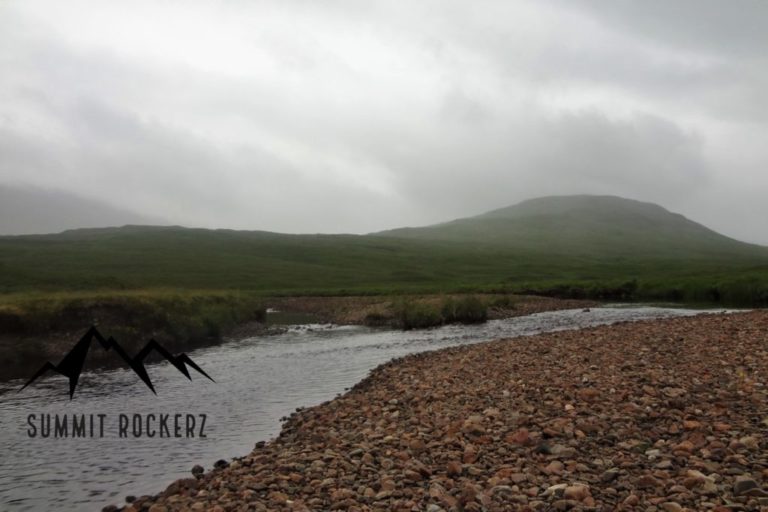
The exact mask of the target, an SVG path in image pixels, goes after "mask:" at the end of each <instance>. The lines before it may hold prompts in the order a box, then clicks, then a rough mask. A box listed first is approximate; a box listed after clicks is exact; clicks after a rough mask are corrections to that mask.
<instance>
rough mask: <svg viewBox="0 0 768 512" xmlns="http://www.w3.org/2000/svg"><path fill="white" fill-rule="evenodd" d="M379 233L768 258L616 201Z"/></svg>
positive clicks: (611, 253)
mask: <svg viewBox="0 0 768 512" xmlns="http://www.w3.org/2000/svg"><path fill="white" fill-rule="evenodd" d="M379 235H383V236H389V237H395V238H409V239H419V240H441V241H456V242H464V243H473V244H483V245H495V246H498V247H504V248H508V249H513V250H523V251H532V252H548V253H557V254H564V255H589V256H594V257H597V258H607V257H629V258H634V259H639V258H652V259H660V258H672V259H685V260H711V259H713V258H714V259H726V260H727V259H730V258H736V259H742V258H747V259H749V258H758V259H760V258H764V257H765V256H766V255H768V249H766V248H764V247H760V246H755V245H750V244H746V243H743V242H739V241H736V240H733V239H731V238H728V237H726V236H723V235H720V234H719V233H716V232H714V231H712V230H710V229H708V228H706V227H704V226H702V225H701V224H697V223H695V222H693V221H691V220H688V219H687V218H685V217H683V216H682V215H679V214H675V213H671V212H669V211H668V210H665V209H664V208H662V207H661V206H658V205H655V204H652V203H643V202H640V201H633V200H629V199H622V198H619V197H613V196H562V197H543V198H538V199H531V200H528V201H524V202H522V203H519V204H516V205H514V206H510V207H507V208H501V209H498V210H493V211H490V212H488V213H484V214H482V215H478V216H476V217H470V218H465V219H458V220H454V221H452V222H446V223H443V224H437V225H434V226H427V227H423V228H404V229H395V230H391V231H385V232H382V233H379Z"/></svg>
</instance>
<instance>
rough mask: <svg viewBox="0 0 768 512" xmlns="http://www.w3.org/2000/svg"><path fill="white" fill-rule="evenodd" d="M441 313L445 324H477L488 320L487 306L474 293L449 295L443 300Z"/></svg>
mask: <svg viewBox="0 0 768 512" xmlns="http://www.w3.org/2000/svg"><path fill="white" fill-rule="evenodd" d="M442 315H443V322H445V323H447V324H450V323H460V324H479V323H483V322H485V321H486V320H488V306H487V305H486V304H485V303H484V302H483V301H481V300H480V299H478V298H477V297H475V296H474V295H469V296H466V297H460V298H458V299H455V298H452V297H449V298H447V299H445V301H444V302H443V307H442Z"/></svg>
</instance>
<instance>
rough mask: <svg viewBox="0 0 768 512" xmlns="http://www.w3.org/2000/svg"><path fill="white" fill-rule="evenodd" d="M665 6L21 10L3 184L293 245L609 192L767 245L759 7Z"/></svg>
mask: <svg viewBox="0 0 768 512" xmlns="http://www.w3.org/2000/svg"><path fill="white" fill-rule="evenodd" d="M600 4H601V5H602V3H600ZM673 4H674V6H677V7H672V5H673ZM673 4H670V6H666V4H665V6H660V5H659V4H654V5H653V6H651V5H650V4H647V3H642V4H636V3H630V2H615V3H612V4H611V6H610V7H607V8H602V7H601V8H598V6H597V3H595V2H592V1H589V0H582V1H577V2H564V1H561V0H550V1H548V2H533V1H524V2H515V3H507V2H481V3H480V4H473V5H471V6H470V5H468V4H466V3H463V2H437V1H435V2H431V1H428V2H423V3H419V4H409V5H408V6H406V5H404V4H400V5H395V4H393V3H391V2H373V3H368V4H366V5H365V6H362V5H360V4H358V3H356V2H349V1H336V2H331V3H328V4H327V5H324V6H323V8H319V7H318V6H315V5H313V4H311V3H305V2H298V1H297V2H260V3H258V4H249V3H241V2H229V3H215V2H208V1H205V0H195V1H193V2H184V3H181V2H168V3H164V4H163V5H162V6H159V5H157V4H156V3H154V2H137V3H136V4H135V5H133V6H132V8H131V9H125V7H124V6H123V5H122V4H119V3H115V2H100V3H99V4H98V5H96V6H94V5H90V6H88V9H86V5H85V4H82V5H80V4H78V3H77V2H75V3H74V4H70V5H69V6H68V7H67V9H63V8H62V7H61V6H59V5H58V4H56V3H55V2H51V1H48V0H30V1H25V2H21V1H11V2H8V3H6V4H4V7H3V9H4V10H5V15H4V17H3V21H0V100H2V101H1V102H0V183H8V184H14V185H19V184H26V185H33V186H38V187H53V188H56V189H61V190H64V191H68V192H70V193H76V194H78V195H79V196H85V197H91V198H102V199H104V198H108V200H109V203H110V204H113V205H115V207H116V208H119V209H123V210H128V211H133V212H138V213H139V214H140V215H143V216H146V217H149V218H153V219H163V220H165V221H167V222H169V223H177V224H184V225H192V226H204V227H231V228H239V229H269V230H277V231H286V232H358V233H361V232H369V231H375V230H379V229H385V228H391V227H397V226H401V225H420V224H427V223H432V222H438V221H443V220H447V219H450V218H454V217H460V216H466V215H471V214H476V213H481V212H483V211H486V210H490V209H493V208H497V207H502V206H505V205H508V204H511V203H514V202H516V201H519V200H523V199H526V198H529V197H533V196H539V195H547V194H569V193H598V194H617V195H622V196H626V197H632V198H636V199H642V200H648V201H656V202H659V203H661V204H663V205H664V206H666V207H668V208H670V209H672V210H675V211H680V212H681V213H684V214H686V215H688V216H690V217H692V218H694V219H696V220H702V221H705V222H708V223H709V224H710V225H711V226H712V227H714V228H716V229H718V230H720V231H723V232H725V233H726V234H730V235H732V236H737V237H739V238H743V239H747V240H752V241H761V242H764V243H768V238H765V235H764V232H763V230H762V226H761V225H760V222H759V221H758V220H750V219H759V218H761V217H764V216H766V215H768V206H766V205H765V202H764V201H762V198H760V197H758V195H756V194H754V190H755V189H756V187H760V186H763V187H764V186H766V185H768V183H766V181H765V180H766V178H764V177H763V175H764V171H763V167H764V162H765V161H766V160H765V159H766V158H768V150H766V149H765V148H764V143H763V142H762V141H763V140H764V139H765V136H766V135H768V134H767V133H766V131H767V130H768V102H766V101H765V100H764V98H763V92H762V91H764V90H765V87H766V85H768V64H766V59H765V57H764V56H763V55H764V54H763V51H762V46H764V44H763V43H762V37H764V33H765V32H764V31H762V29H763V28H768V27H765V23H766V22H765V21H764V20H766V19H768V17H767V16H765V15H764V14H765V13H764V12H763V11H764V10H765V9H766V8H765V7H764V5H765V4H764V3H762V2H753V3H749V2H747V3H745V4H743V5H740V6H739V9H735V8H733V6H731V7H729V6H725V5H723V4H722V2H716V3H710V2H704V4H700V3H699V2H698V1H697V2H693V3H686V2H675V3H673ZM680 8H684V9H687V10H686V11H685V12H686V15H685V16H683V15H675V16H673V15H672V14H673V13H670V12H667V11H668V9H680ZM85 13H87V16H86V14H85ZM118 20H119V23H117V21H118ZM740 23H743V24H744V25H743V27H744V30H743V31H741V32H739V31H738V30H737V27H738V26H739V24H740ZM701 27H706V30H704V29H703V28H701ZM139 33H140V34H142V35H141V36H138V35H137V34H139ZM715 204H716V205H718V206H717V209H716V210H715V209H713V205H715ZM728 205H734V207H729V206H728ZM736 206H737V207H736ZM745 209H749V211H752V212H753V215H752V216H751V217H749V218H746V219H745V217H744V211H745ZM713 211H716V212H717V214H715V213H713ZM20 225H22V224H20Z"/></svg>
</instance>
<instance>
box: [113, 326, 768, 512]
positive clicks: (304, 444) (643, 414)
mask: <svg viewBox="0 0 768 512" xmlns="http://www.w3.org/2000/svg"><path fill="white" fill-rule="evenodd" d="M766 382H768V312H765V311H759V312H750V313H742V314H733V315H707V316H700V317H691V318H679V319H673V320H662V321H649V322H638V323H625V324H618V325H614V326H608V327H599V328H593V329H586V330H582V331H566V332H560V333H552V334H546V335H540V336H535V337H530V338H520V339H516V340H500V341H496V342H491V343H485V344H481V345H472V346H464V347H457V348H450V349H445V350H440V351H436V352H430V353H423V354H418V355H414V356H409V357H406V358H403V359H401V360H396V361H393V362H391V363H388V364H386V365H383V366H381V367H379V368H377V369H376V370H374V371H373V372H372V373H371V375H370V376H369V377H368V378H367V379H365V380H364V381H363V382H361V383H360V384H358V385H357V386H355V387H354V388H353V389H352V390H351V391H350V392H348V393H347V394H345V395H344V396H341V397H339V398H337V399H335V400H332V401H330V402H326V403H324V404H322V405H319V406H317V407H313V408H310V409H306V410H303V411H299V412H297V413H296V414H294V415H293V416H292V417H291V418H289V419H288V421H287V422H286V424H285V425H284V428H283V431H282V433H281V435H280V436H279V438H277V439H276V440H274V441H272V442H270V443H268V444H266V445H264V444H262V443H260V444H259V445H257V447H256V448H255V449H254V451H253V452H252V453H251V454H249V455H247V456H245V457H243V458H241V459H239V460H235V461H231V462H230V463H226V462H224V461H220V462H219V463H218V464H217V468H215V469H213V470H211V471H209V472H207V473H204V472H203V470H202V468H196V470H195V477H194V478H189V479H185V480H180V481H177V482H175V483H174V484H172V485H171V486H170V487H169V488H168V489H166V490H165V491H164V492H163V493H162V494H160V495H158V496H155V497H142V498H139V499H137V500H135V501H133V503H131V504H129V505H128V506H126V507H125V508H124V510H125V511H126V512H133V511H138V510H149V511H150V512H162V511H166V510H216V511H240V510H242V511H245V510H256V511H267V510H269V511H307V510H312V511H327V510H346V511H374V510H377V511H429V512H440V511H481V510H487V511H506V510H638V511H640V510H642V511H647V512H650V511H666V512H676V511H682V510H690V511H700V510H712V511H716V512H725V511H730V510H744V511H758V510H768V439H767V438H766V434H768V401H767V399H768V388H767V387H766Z"/></svg>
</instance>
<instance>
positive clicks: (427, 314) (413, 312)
mask: <svg viewBox="0 0 768 512" xmlns="http://www.w3.org/2000/svg"><path fill="white" fill-rule="evenodd" d="M395 318H397V319H398V321H399V324H400V327H402V328H403V329H405V330H409V329H426V328H428V327H436V326H438V325H442V324H443V323H444V320H443V315H442V314H441V313H440V309H439V308H438V307H437V306H435V305H434V304H431V303H427V302H419V301H415V300H412V299H403V300H401V301H400V302H398V303H397V304H396V305H395Z"/></svg>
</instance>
